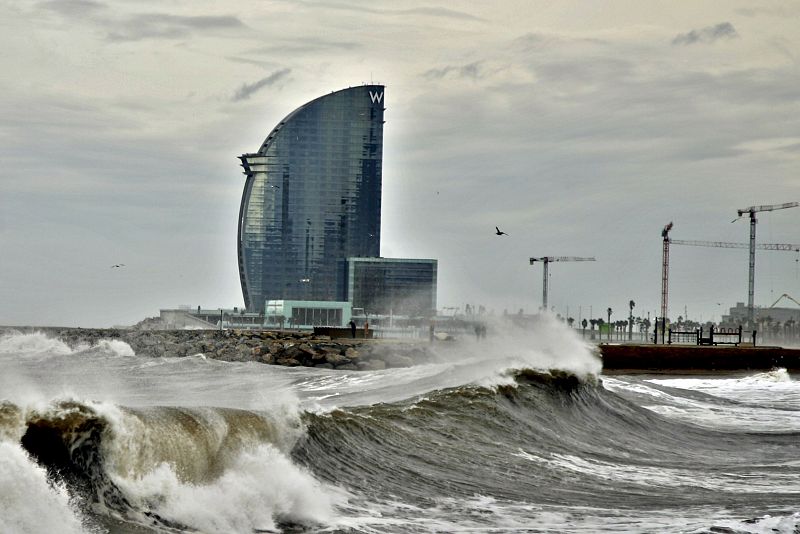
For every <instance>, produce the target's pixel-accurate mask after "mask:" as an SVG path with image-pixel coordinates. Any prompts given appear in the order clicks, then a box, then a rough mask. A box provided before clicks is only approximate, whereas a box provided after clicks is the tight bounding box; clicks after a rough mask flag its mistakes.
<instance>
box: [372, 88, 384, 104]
mask: <svg viewBox="0 0 800 534" xmlns="http://www.w3.org/2000/svg"><path fill="white" fill-rule="evenodd" d="M369 97H370V98H371V99H372V103H373V104H374V103H375V102H377V103H378V104H380V103H381V100H383V91H381V92H380V93H373V92H372V91H370V92H369Z"/></svg>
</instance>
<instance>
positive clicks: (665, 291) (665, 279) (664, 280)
mask: <svg viewBox="0 0 800 534" xmlns="http://www.w3.org/2000/svg"><path fill="white" fill-rule="evenodd" d="M670 230H672V221H670V222H669V224H668V225H666V226H664V229H663V230H661V239H662V241H663V243H662V246H661V320H662V321H663V320H665V319H666V317H667V311H668V310H667V308H668V305H669V304H668V302H667V301H668V300H669V242H670V239H669V231H670Z"/></svg>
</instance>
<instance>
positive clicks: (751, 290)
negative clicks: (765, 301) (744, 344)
mask: <svg viewBox="0 0 800 534" xmlns="http://www.w3.org/2000/svg"><path fill="white" fill-rule="evenodd" d="M797 206H800V204H798V203H797V202H786V203H784V204H771V205H762V206H750V207H749V208H743V209H740V210H736V213H737V214H738V215H739V216H738V217H737V218H736V219H734V220H733V221H731V222H734V221H736V220H737V219H739V218H741V216H742V215H744V214H745V213H749V214H750V269H749V276H748V281H747V315H748V319H749V321H750V324H753V318H754V316H753V293H754V287H755V275H756V213H758V212H761V211H774V210H783V209H786V208H796V207H797Z"/></svg>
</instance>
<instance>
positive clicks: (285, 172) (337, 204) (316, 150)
mask: <svg viewBox="0 0 800 534" xmlns="http://www.w3.org/2000/svg"><path fill="white" fill-rule="evenodd" d="M384 104H385V99H384V87H383V86H382V85H364V86H360V87H352V88H349V89H344V90H341V91H336V92H333V93H331V94H329V95H325V96H323V97H320V98H317V99H315V100H312V101H311V102H308V103H307V104H305V105H303V106H301V107H299V108H297V109H296V110H295V111H293V112H292V113H290V114H289V115H288V116H287V117H286V118H285V119H283V120H282V121H281V122H280V123H278V125H277V126H276V127H275V128H274V129H273V130H272V131H271V132H270V134H269V135H268V136H267V138H266V140H265V141H264V143H263V144H262V145H261V148H260V149H259V150H258V152H256V153H253V154H244V155H242V156H241V157H240V160H241V162H242V166H243V167H244V173H245V175H246V176H247V179H246V182H245V186H244V193H243V194H242V203H241V207H240V211H239V236H238V257H239V277H240V279H241V283H242V292H243V293H244V301H245V305H246V307H247V309H248V310H251V311H261V310H263V308H264V303H265V302H266V301H267V300H277V299H290V300H319V301H322V300H329V301H331V300H336V298H337V275H339V274H340V271H339V270H338V269H337V265H338V263H339V261H340V260H342V259H343V258H348V257H351V256H373V257H374V256H378V255H379V254H380V230H381V228H380V220H381V163H382V156H383V123H384V120H383V114H384V109H385V108H384Z"/></svg>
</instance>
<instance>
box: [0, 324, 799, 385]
mask: <svg viewBox="0 0 800 534" xmlns="http://www.w3.org/2000/svg"><path fill="white" fill-rule="evenodd" d="M9 331H18V332H24V333H33V332H42V333H44V334H45V335H48V336H50V337H54V338H58V339H60V340H61V341H63V342H64V343H66V344H67V345H69V346H71V347H73V348H74V347H77V346H78V345H80V344H88V345H95V344H97V343H98V342H100V341H101V340H103V339H108V340H114V339H117V340H120V341H124V342H125V343H127V344H128V345H130V347H131V348H132V349H133V350H134V352H136V354H138V355H141V356H149V357H164V356H176V357H183V356H191V355H195V354H203V355H204V356H206V357H208V358H212V359H216V360H221V361H238V362H246V361H253V362H261V363H267V364H274V365H284V366H305V367H321V368H327V369H342V370H376V369H384V368H387V367H409V366H411V365H415V364H421V363H430V362H433V361H437V357H436V355H435V354H434V353H433V351H431V350H430V347H431V346H432V345H431V344H430V342H429V341H428V340H406V339H397V340H394V339H387V340H383V339H368V340H365V339H363V338H360V339H350V338H347V337H345V338H334V339H331V338H330V337H329V336H320V335H314V334H313V333H311V332H306V331H293V330H280V331H279V330H235V329H228V330H136V329H118V328H76V327H67V328H60V327H52V326H49V327H35V326H24V327H19V326H17V327H5V326H4V327H0V333H5V332H9ZM488 342H489V343H491V341H490V340H489V341H488ZM434 345H435V346H449V345H450V344H449V343H448V342H436V343H435V344H434ZM597 354H598V355H599V356H600V357H601V358H602V362H603V373H605V374H609V375H614V374H616V375H619V374H710V373H713V374H719V373H725V374H731V373H734V374H735V373H747V372H752V371H754V370H755V371H768V370H770V369H773V368H785V369H787V371H789V372H795V373H800V349H788V348H783V347H730V346H726V347H722V346H698V345H654V344H653V345H648V344H600V345H598V346H597Z"/></svg>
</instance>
